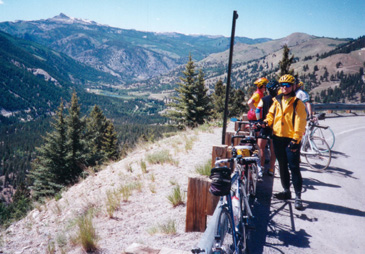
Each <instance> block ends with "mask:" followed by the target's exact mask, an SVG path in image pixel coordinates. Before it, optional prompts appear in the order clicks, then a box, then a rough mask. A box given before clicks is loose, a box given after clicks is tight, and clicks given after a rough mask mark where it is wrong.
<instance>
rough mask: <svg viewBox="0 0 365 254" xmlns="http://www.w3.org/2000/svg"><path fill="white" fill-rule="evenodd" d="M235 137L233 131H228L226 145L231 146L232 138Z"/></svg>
mask: <svg viewBox="0 0 365 254" xmlns="http://www.w3.org/2000/svg"><path fill="white" fill-rule="evenodd" d="M233 135H234V132H233V131H227V132H226V143H225V144H226V145H228V146H230V145H231V137H232V136H233Z"/></svg>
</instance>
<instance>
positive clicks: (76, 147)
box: [66, 92, 87, 182]
mask: <svg viewBox="0 0 365 254" xmlns="http://www.w3.org/2000/svg"><path fill="white" fill-rule="evenodd" d="M68 112H69V114H68V116H67V118H66V123H67V146H68V158H67V159H68V161H69V170H70V180H71V182H76V181H77V178H78V177H79V176H80V174H81V173H82V171H83V170H84V168H85V162H86V159H87V150H86V142H85V120H84V119H83V118H81V116H80V105H79V103H78V98H77V95H76V93H75V92H74V93H73V94H72V98H71V106H70V108H69V110H68Z"/></svg>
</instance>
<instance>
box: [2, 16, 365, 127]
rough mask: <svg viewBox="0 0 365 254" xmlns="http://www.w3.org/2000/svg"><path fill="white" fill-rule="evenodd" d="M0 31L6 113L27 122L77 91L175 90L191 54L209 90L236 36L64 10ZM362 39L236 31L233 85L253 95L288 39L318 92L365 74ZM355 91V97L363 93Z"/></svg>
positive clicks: (297, 67)
mask: <svg viewBox="0 0 365 254" xmlns="http://www.w3.org/2000/svg"><path fill="white" fill-rule="evenodd" d="M0 31H2V32H0V41H1V44H0V66H1V68H0V69H1V71H0V84H1V86H0V89H1V92H2V96H1V99H0V110H1V115H2V116H8V115H11V114H13V113H14V112H18V111H20V112H22V113H23V116H22V119H23V120H27V118H29V117H30V119H32V118H34V116H29V115H31V114H33V115H39V114H42V113H47V112H48V113H50V112H51V111H53V110H54V109H55V107H56V106H57V104H58V103H59V98H60V97H63V98H66V99H67V98H70V91H72V90H73V89H76V90H77V91H78V92H80V93H81V94H88V93H87V91H92V92H95V91H96V93H100V91H104V95H107V96H113V97H114V98H115V97H119V98H122V99H123V100H125V99H126V98H130V93H129V92H128V91H133V92H135V93H137V94H138V93H141V91H143V92H146V91H150V92H151V93H152V92H153V93H160V94H161V93H166V91H170V92H171V91H173V88H174V87H175V86H176V83H177V82H178V81H179V76H181V71H182V70H183V68H184V65H185V64H186V62H187V59H188V57H189V55H190V54H191V55H192V57H193V60H194V61H195V63H196V66H197V68H199V69H202V70H203V71H204V74H205V80H206V85H207V86H208V87H209V88H210V90H212V89H214V85H215V84H216V82H217V81H218V80H223V81H224V82H225V81H226V73H227V62H228V55H229V43H230V38H227V37H223V36H207V35H184V34H179V33H152V32H142V31H136V30H126V29H121V28H115V27H110V26H106V25H101V24H98V23H96V22H93V21H87V20H82V19H77V18H71V17H68V16H66V15H64V14H62V13H61V14H60V15H58V16H55V17H53V18H49V19H45V20H35V21H15V22H2V23H0ZM364 41H365V40H364V37H360V38H359V39H356V40H355V39H349V38H344V39H338V38H325V37H316V36H312V35H308V34H304V33H294V34H291V35H289V36H287V37H284V38H281V39H277V40H272V39H269V38H260V39H250V38H246V37H236V38H235V46H234V54H233V66H232V76H231V79H232V80H231V84H232V85H233V86H234V87H237V88H242V89H243V90H245V92H246V94H249V92H250V89H252V83H253V81H254V79H256V78H258V77H261V76H267V77H269V78H273V77H275V75H277V73H278V68H279V61H280V60H281V58H282V49H283V46H284V45H287V46H288V47H289V48H290V53H291V55H294V57H295V58H294V63H293V64H292V68H293V69H294V71H295V73H296V74H297V75H298V77H300V79H301V80H302V81H304V82H305V84H306V88H307V89H308V90H309V91H311V93H312V95H316V94H317V93H318V92H320V91H322V90H323V89H328V88H336V87H338V86H339V84H340V82H341V79H340V78H339V75H340V74H339V73H341V75H353V74H357V73H361V68H363V67H364V65H365V64H364V63H365V52H364V48H365V42H364ZM344 49H345V50H344ZM360 75H361V74H360ZM341 77H342V76H341ZM85 88H88V90H86V89H85ZM123 89H127V92H121V91H122V90H123ZM106 90H107V91H108V94H106ZM115 90H117V92H115ZM121 93H122V94H125V93H128V97H123V96H121ZM144 95H145V94H143V95H140V97H143V96H144ZM165 95H166V94H165ZM165 95H164V96H165ZM355 95H356V94H355ZM137 97H138V96H137ZM352 97H353V100H354V101H355V102H356V100H357V99H358V98H359V96H352ZM99 98H100V97H99ZM132 98H134V97H133V96H132ZM138 98H139V97H138ZM93 100H95V98H94V99H93ZM93 100H89V101H90V103H93V102H92V101H93ZM98 100H99V99H98ZM99 101H100V100H99ZM106 104H107V103H106ZM129 107H130V108H135V107H136V108H139V109H141V108H143V107H141V106H140V105H138V106H135V105H134V104H133V106H132V104H130V105H129ZM115 109H116V107H115V106H114V109H109V111H110V110H115ZM120 110H122V111H123V109H120ZM130 111H131V112H133V110H131V109H130ZM154 111H155V110H154ZM0 117H1V116H0Z"/></svg>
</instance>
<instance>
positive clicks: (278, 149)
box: [273, 137, 291, 199]
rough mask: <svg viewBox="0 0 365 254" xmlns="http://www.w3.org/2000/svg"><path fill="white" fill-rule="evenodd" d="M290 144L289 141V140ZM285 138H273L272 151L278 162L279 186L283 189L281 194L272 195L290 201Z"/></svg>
mask: <svg viewBox="0 0 365 254" xmlns="http://www.w3.org/2000/svg"><path fill="white" fill-rule="evenodd" d="M289 142H290V139H289ZM289 142H288V139H287V138H280V137H274V138H273V143H274V151H275V155H276V158H277V160H278V162H279V172H280V180H281V185H282V187H283V189H284V191H283V192H280V193H277V194H276V195H274V196H275V197H276V198H278V199H290V198H291V194H290V174H289V169H288V158H287V153H286V148H287V146H288V144H289Z"/></svg>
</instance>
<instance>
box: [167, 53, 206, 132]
mask: <svg viewBox="0 0 365 254" xmlns="http://www.w3.org/2000/svg"><path fill="white" fill-rule="evenodd" d="M183 75H184V76H183V77H180V80H181V82H180V83H178V88H176V89H175V90H176V91H177V92H178V97H174V98H173V100H174V102H172V103H169V104H168V106H170V107H171V109H170V110H169V112H168V113H167V114H166V115H167V117H169V118H170V119H171V120H173V121H175V122H176V123H178V124H182V125H187V126H189V127H195V126H196V125H198V124H200V123H202V122H204V120H202V119H206V118H207V117H208V116H209V115H210V113H208V112H210V109H209V108H210V106H209V104H208V103H207V100H206V96H207V95H206V91H207V90H206V89H202V85H201V83H203V84H204V82H202V80H203V79H204V78H203V76H202V74H201V75H200V77H198V78H197V74H196V73H195V66H194V62H193V61H192V58H191V55H189V61H188V63H187V64H186V66H185V70H184V71H183ZM199 83H200V85H199ZM198 99H203V101H202V103H200V102H199V103H198ZM203 108H204V109H203Z"/></svg>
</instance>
